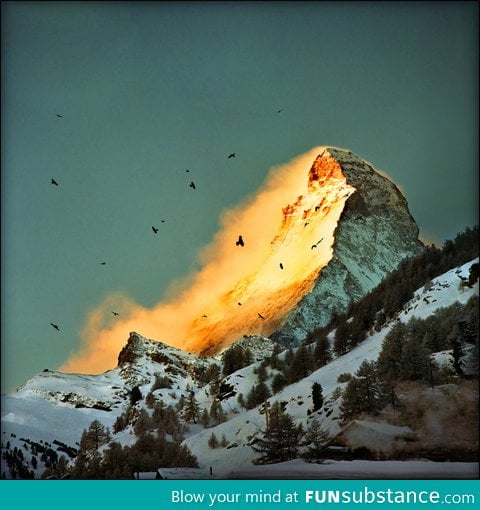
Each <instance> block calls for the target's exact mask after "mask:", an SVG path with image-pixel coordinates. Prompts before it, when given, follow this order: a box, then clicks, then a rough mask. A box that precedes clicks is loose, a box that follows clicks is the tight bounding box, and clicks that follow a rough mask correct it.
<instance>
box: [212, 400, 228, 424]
mask: <svg viewBox="0 0 480 510" xmlns="http://www.w3.org/2000/svg"><path fill="white" fill-rule="evenodd" d="M210 417H211V418H212V419H213V421H214V422H215V424H216V425H218V424H219V423H223V422H224V421H225V413H224V411H223V407H222V404H221V403H220V401H218V400H213V401H212V405H211V406H210Z"/></svg>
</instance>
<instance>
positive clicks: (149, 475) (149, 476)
mask: <svg viewBox="0 0 480 510" xmlns="http://www.w3.org/2000/svg"><path fill="white" fill-rule="evenodd" d="M133 478H135V480H157V479H158V471H139V472H136V473H133Z"/></svg>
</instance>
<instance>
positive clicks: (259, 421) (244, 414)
mask: <svg viewBox="0 0 480 510" xmlns="http://www.w3.org/2000/svg"><path fill="white" fill-rule="evenodd" d="M475 262H478V259H475V260H474V261H471V262H469V263H467V264H465V265H463V266H462V267H460V268H455V269H452V270H450V271H448V272H447V273H445V274H443V275H441V276H439V277H437V278H435V279H434V280H432V285H431V288H430V290H429V291H428V292H424V288H423V287H422V288H420V289H418V290H417V291H416V292H415V294H414V297H413V299H412V300H411V301H409V302H408V303H406V305H405V307H404V308H403V310H402V311H400V313H399V314H398V315H397V317H396V318H394V319H393V320H391V321H390V322H389V323H388V324H386V325H385V326H384V327H383V329H382V330H381V331H379V332H376V333H374V334H373V335H370V336H368V337H367V339H366V340H364V341H363V342H362V343H360V344H359V345H358V346H357V347H355V348H354V349H352V350H351V351H350V352H348V353H347V354H345V355H343V356H339V357H337V358H336V359H334V360H333V361H332V362H330V363H329V364H327V365H326V366H324V367H322V368H320V369H318V370H317V371H315V372H313V373H312V374H310V375H309V376H308V377H306V378H305V379H302V380H301V381H299V382H297V383H295V384H292V385H290V386H287V387H286V388H284V389H283V390H282V391H280V392H279V393H277V394H276V395H274V396H272V397H271V398H269V399H268V401H269V402H270V403H272V402H274V401H282V402H285V403H286V408H285V409H286V411H287V412H288V413H289V414H290V415H292V416H293V417H294V419H295V420H296V422H297V423H303V424H308V422H309V420H310V419H312V418H313V416H314V414H310V415H308V414H307V411H308V410H309V409H311V408H312V398H311V391H312V384H313V383H314V382H318V383H320V384H321V386H322V389H323V395H324V399H325V403H324V406H323V408H322V409H321V410H320V412H318V413H315V416H316V417H317V418H318V419H319V421H320V423H321V425H322V427H323V428H324V429H326V430H328V431H329V432H330V433H331V434H332V435H335V434H337V433H339V432H340V426H339V424H338V421H339V415H340V409H339V407H340V403H341V399H336V400H335V399H334V396H333V395H332V393H333V392H334V390H335V388H337V387H341V388H343V387H344V386H345V385H346V383H343V384H341V383H338V382H337V378H338V376H339V375H340V374H342V373H351V374H353V373H354V372H355V371H356V370H358V368H359V367H360V365H361V363H362V362H363V361H364V360H367V361H373V360H376V359H377V358H378V355H379V353H380V351H381V349H382V344H383V340H384V338H385V336H386V334H387V333H388V332H389V331H390V329H391V328H392V326H393V324H394V323H395V322H396V321H402V322H404V323H407V322H408V321H409V320H410V319H411V318H412V317H417V318H425V317H428V316H430V315H432V314H433V313H434V312H435V311H436V310H438V309H439V308H442V307H446V306H449V305H451V304H453V303H455V302H457V301H458V302H460V303H466V302H467V301H468V300H469V299H470V297H472V296H473V295H478V282H477V283H476V284H475V285H474V286H473V288H471V289H470V288H465V289H463V290H460V288H459V282H460V276H463V277H464V278H468V273H469V269H470V267H471V265H472V264H473V263H475ZM280 356H281V355H280ZM259 364H260V363H256V364H254V365H251V366H249V367H246V368H243V369H241V370H239V371H237V372H235V373H233V374H231V375H230V376H228V378H227V381H226V382H228V383H229V384H230V385H231V386H232V387H233V392H232V395H231V396H230V397H229V398H227V399H225V400H223V401H222V405H223V407H224V409H225V410H226V411H228V412H229V413H232V415H231V416H232V417H231V418H230V419H229V420H228V421H227V422H226V423H222V424H220V425H218V426H216V427H214V428H212V429H205V430H201V431H200V432H198V433H197V434H195V435H192V436H190V437H189V438H187V439H186V441H185V443H186V444H187V445H188V446H189V448H190V449H191V450H192V452H193V453H194V454H195V455H196V456H197V458H198V460H199V464H200V466H201V467H205V468H208V467H209V466H212V467H213V469H214V472H216V473H217V476H218V477H220V478H222V477H226V478H228V477H230V476H232V474H233V473H235V472H243V471H244V470H248V469H249V466H250V465H251V462H252V460H253V459H254V458H255V456H256V454H255V452H254V451H253V450H252V448H251V447H250V445H251V441H252V439H253V437H254V435H255V434H256V433H258V431H259V430H261V429H263V430H264V429H265V415H264V413H263V406H259V407H258V408H255V409H252V410H249V411H242V410H241V407H240V405H239V404H238V401H237V398H238V394H240V393H242V394H243V395H246V394H247V393H248V392H249V391H250V389H251V388H252V385H253V383H255V381H256V377H255V375H254V370H255V368H256V367H258V365H259ZM236 413H238V414H236ZM212 432H213V433H215V435H216V436H217V437H218V438H221V437H222V436H223V435H224V436H225V438H226V439H227V442H228V443H229V444H228V446H227V448H225V449H222V448H216V449H211V448H209V447H208V438H209V437H210V435H211V434H212Z"/></svg>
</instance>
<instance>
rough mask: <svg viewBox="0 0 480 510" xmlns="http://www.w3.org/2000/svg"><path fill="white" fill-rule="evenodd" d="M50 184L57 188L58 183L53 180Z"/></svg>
mask: <svg viewBox="0 0 480 510" xmlns="http://www.w3.org/2000/svg"><path fill="white" fill-rule="evenodd" d="M50 182H51V183H52V184H53V185H54V186H58V182H57V181H56V180H55V179H52V180H51V181H50Z"/></svg>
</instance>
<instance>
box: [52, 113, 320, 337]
mask: <svg viewBox="0 0 480 510" xmlns="http://www.w3.org/2000/svg"><path fill="white" fill-rule="evenodd" d="M283 111H284V109H283V108H282V109H281V110H277V113H281V112H283ZM55 115H56V116H57V117H59V118H63V115H60V114H59V113H56V114H55ZM236 156H237V154H236V153H235V152H232V153H230V154H228V156H227V159H231V158H235V157H236ZM185 172H187V173H190V170H185ZM50 182H51V184H52V186H57V187H58V186H59V184H58V182H57V181H56V180H55V179H54V178H53V177H52V179H51V181H50ZM189 187H190V188H192V189H193V190H196V186H195V183H194V181H190V185H189ZM317 209H318V206H317V207H315V210H317ZM161 222H162V223H165V220H161ZM307 225H308V222H307V223H305V225H304V226H305V227H306V226H307ZM152 231H153V233H154V234H158V232H159V229H158V228H157V227H155V226H152ZM322 241H323V237H322V239H320V241H317V242H316V243H315V244H313V245H312V248H311V249H312V250H313V249H314V248H316V247H317V246H318V245H319V244H320V243H321V242H322ZM235 244H236V246H240V247H243V246H245V241H244V240H243V237H242V236H241V235H239V236H238V240H237V241H236V243H235ZM99 264H100V265H102V266H104V265H106V264H107V263H106V262H100V263H99ZM283 268H284V267H283V263H281V262H280V269H282V270H283ZM238 306H242V303H240V302H238ZM112 314H113V315H114V316H115V317H118V316H119V315H120V314H119V313H117V312H115V311H112ZM257 316H258V318H259V319H261V320H265V317H264V316H263V315H262V314H261V313H257ZM202 317H203V318H206V317H207V315H206V314H204V315H202ZM50 325H51V326H52V327H53V328H55V329H56V330H57V331H60V327H59V326H58V325H57V324H54V323H52V322H51V323H50Z"/></svg>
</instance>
